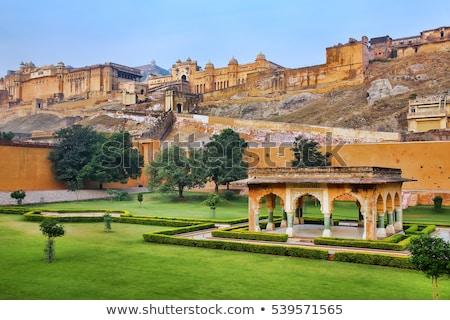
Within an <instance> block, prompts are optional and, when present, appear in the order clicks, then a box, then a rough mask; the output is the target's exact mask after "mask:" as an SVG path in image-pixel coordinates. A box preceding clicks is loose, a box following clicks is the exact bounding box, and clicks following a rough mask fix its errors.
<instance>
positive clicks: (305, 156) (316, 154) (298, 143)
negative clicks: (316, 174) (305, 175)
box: [291, 136, 331, 168]
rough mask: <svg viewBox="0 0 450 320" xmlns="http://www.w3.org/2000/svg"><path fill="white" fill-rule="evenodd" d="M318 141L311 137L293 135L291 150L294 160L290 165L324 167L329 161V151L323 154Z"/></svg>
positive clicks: (295, 166) (296, 166)
mask: <svg viewBox="0 0 450 320" xmlns="http://www.w3.org/2000/svg"><path fill="white" fill-rule="evenodd" d="M318 147H319V143H318V142H317V141H314V140H311V139H305V138H303V137H302V136H297V137H295V140H294V142H293V144H292V148H291V150H292V152H293V153H294V160H292V161H291V162H292V167H294V168H298V167H326V166H330V165H331V163H330V161H329V158H330V157H331V153H329V152H327V153H326V154H325V155H323V154H322V153H321V152H320V151H319V150H318Z"/></svg>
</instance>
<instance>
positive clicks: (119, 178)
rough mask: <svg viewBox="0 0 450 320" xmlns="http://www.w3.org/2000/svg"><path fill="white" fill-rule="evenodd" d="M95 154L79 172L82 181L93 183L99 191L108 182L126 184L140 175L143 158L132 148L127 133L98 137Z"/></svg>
mask: <svg viewBox="0 0 450 320" xmlns="http://www.w3.org/2000/svg"><path fill="white" fill-rule="evenodd" d="M96 149H97V152H96V153H95V154H94V155H93V157H92V160H91V161H90V162H89V163H87V164H86V165H85V166H84V168H83V169H82V171H81V177H82V178H83V180H91V181H95V182H97V183H98V184H99V186H100V189H101V188H102V187H103V184H105V183H108V182H120V183H124V184H125V183H127V181H128V179H129V178H131V179H137V178H139V177H140V176H141V174H142V170H141V168H142V166H143V162H144V160H143V157H142V156H141V155H140V154H139V151H138V150H137V149H135V148H134V147H133V142H132V139H131V135H130V133H129V132H127V131H120V132H115V133H113V134H112V135H111V136H110V137H106V136H104V135H100V134H99V137H98V142H97V148H96Z"/></svg>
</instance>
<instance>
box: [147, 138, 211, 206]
mask: <svg viewBox="0 0 450 320" xmlns="http://www.w3.org/2000/svg"><path fill="white" fill-rule="evenodd" d="M188 155H189V157H188ZM201 159H202V158H201V156H200V151H199V150H190V152H189V153H188V152H186V150H184V149H182V148H180V147H179V146H172V147H169V148H166V149H164V150H163V151H162V152H160V153H159V154H158V155H157V156H156V159H155V160H154V161H152V162H151V163H150V164H149V165H148V166H147V168H146V172H147V174H148V175H149V177H150V179H149V186H150V188H152V189H153V188H154V187H156V188H158V191H160V192H172V191H175V190H176V189H177V190H178V198H179V199H183V198H184V196H183V191H184V189H185V188H187V189H191V188H195V187H202V186H203V185H204V183H205V180H206V178H205V175H204V169H203V164H202V161H201Z"/></svg>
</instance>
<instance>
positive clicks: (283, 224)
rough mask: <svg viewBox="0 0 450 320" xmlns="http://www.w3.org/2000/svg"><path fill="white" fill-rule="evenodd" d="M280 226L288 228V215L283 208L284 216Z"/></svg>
mask: <svg viewBox="0 0 450 320" xmlns="http://www.w3.org/2000/svg"><path fill="white" fill-rule="evenodd" d="M280 228H287V215H286V211H284V210H283V216H282V218H281V224H280Z"/></svg>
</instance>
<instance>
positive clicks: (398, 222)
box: [394, 206, 403, 231]
mask: <svg viewBox="0 0 450 320" xmlns="http://www.w3.org/2000/svg"><path fill="white" fill-rule="evenodd" d="M394 214H395V222H394V229H395V231H402V230H403V209H402V207H401V206H400V207H397V208H395V209H394Z"/></svg>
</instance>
